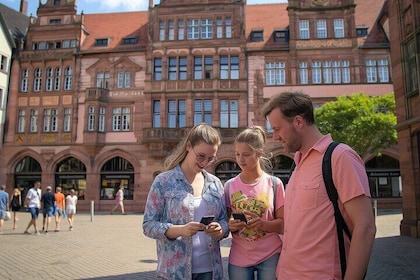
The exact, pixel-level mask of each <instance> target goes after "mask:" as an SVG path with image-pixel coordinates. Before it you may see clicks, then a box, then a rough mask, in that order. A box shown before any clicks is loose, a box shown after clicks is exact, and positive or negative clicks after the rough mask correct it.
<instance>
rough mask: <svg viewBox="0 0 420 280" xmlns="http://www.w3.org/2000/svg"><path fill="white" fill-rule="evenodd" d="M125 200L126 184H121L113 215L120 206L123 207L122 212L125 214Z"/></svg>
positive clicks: (112, 210) (116, 196)
mask: <svg viewBox="0 0 420 280" xmlns="http://www.w3.org/2000/svg"><path fill="white" fill-rule="evenodd" d="M123 201H124V185H120V187H119V189H118V191H117V193H116V195H115V206H114V207H113V208H112V209H111V215H112V213H113V212H114V211H115V210H116V209H117V208H118V207H120V208H121V214H123V215H125V211H124V202H123Z"/></svg>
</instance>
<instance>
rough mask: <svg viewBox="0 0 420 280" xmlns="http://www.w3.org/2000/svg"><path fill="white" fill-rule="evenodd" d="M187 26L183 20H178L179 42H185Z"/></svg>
mask: <svg viewBox="0 0 420 280" xmlns="http://www.w3.org/2000/svg"><path fill="white" fill-rule="evenodd" d="M184 32H185V24H184V21H183V20H178V40H184Z"/></svg>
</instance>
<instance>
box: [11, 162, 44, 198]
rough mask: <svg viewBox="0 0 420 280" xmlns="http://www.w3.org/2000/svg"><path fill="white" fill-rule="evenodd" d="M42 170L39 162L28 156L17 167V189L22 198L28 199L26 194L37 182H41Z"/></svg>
mask: <svg viewBox="0 0 420 280" xmlns="http://www.w3.org/2000/svg"><path fill="white" fill-rule="evenodd" d="M41 177H42V169H41V165H40V164H39V162H38V161H36V160H35V159H33V158H32V157H29V156H26V157H24V158H23V159H22V160H21V161H19V162H18V164H16V166H15V188H19V189H20V191H21V197H22V200H23V198H25V197H26V193H27V192H28V190H29V189H30V188H32V187H33V185H34V183H35V182H36V181H40V182H41Z"/></svg>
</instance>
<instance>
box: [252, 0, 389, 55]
mask: <svg viewBox="0 0 420 280" xmlns="http://www.w3.org/2000/svg"><path fill="white" fill-rule="evenodd" d="M354 2H355V4H356V10H355V25H356V27H367V28H368V36H367V37H362V38H358V42H359V46H362V45H364V44H365V43H368V42H370V43H371V44H372V43H385V42H386V41H387V39H386V35H385V34H380V32H381V31H380V30H381V28H380V27H379V25H378V23H377V20H378V17H379V15H380V14H381V12H382V9H383V6H384V3H385V2H386V0H374V1H367V0H355V1H354ZM287 5H288V4H287V3H281V4H259V5H246V15H245V16H246V38H247V46H248V47H250V48H262V47H269V46H270V45H272V43H273V42H272V40H273V38H272V35H273V32H274V31H276V30H282V29H288V27H289V15H288V10H287ZM254 30H264V39H263V41H262V42H250V40H249V38H250V35H251V32H252V31H254ZM372 33H373V34H372ZM382 33H383V32H382ZM369 37H370V38H371V39H368V38H369Z"/></svg>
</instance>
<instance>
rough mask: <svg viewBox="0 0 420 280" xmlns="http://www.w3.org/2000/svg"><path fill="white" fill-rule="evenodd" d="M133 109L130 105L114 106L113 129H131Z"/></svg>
mask: <svg viewBox="0 0 420 280" xmlns="http://www.w3.org/2000/svg"><path fill="white" fill-rule="evenodd" d="M130 118H131V110H130V108H129V107H114V108H113V109H112V130H113V131H129V130H130Z"/></svg>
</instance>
